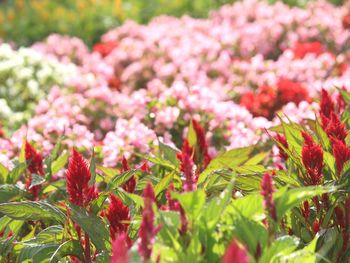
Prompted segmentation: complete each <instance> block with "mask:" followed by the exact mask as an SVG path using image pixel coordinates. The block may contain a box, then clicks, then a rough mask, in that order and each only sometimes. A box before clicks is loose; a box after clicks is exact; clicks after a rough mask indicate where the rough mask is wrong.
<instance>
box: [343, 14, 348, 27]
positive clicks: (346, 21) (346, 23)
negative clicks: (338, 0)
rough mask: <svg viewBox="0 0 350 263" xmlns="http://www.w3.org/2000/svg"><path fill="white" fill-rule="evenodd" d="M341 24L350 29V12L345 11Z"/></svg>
mask: <svg viewBox="0 0 350 263" xmlns="http://www.w3.org/2000/svg"><path fill="white" fill-rule="evenodd" d="M342 25H343V28H344V29H350V13H347V14H346V15H345V16H343V18H342Z"/></svg>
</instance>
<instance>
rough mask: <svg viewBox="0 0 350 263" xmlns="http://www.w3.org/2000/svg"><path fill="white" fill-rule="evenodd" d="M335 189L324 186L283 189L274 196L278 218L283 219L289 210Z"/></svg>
mask: <svg viewBox="0 0 350 263" xmlns="http://www.w3.org/2000/svg"><path fill="white" fill-rule="evenodd" d="M334 190H335V188H331V187H328V188H327V187H322V186H308V187H300V188H293V189H290V190H287V189H286V188H281V189H280V190H279V191H277V192H276V193H275V194H274V200H275V205H276V209H277V218H278V219H281V218H282V217H283V216H284V215H285V214H286V212H287V211H288V210H290V209H292V208H293V207H295V206H298V205H299V204H300V203H301V202H303V201H305V200H307V199H309V198H312V197H314V196H317V195H321V194H323V193H329V192H332V191H334Z"/></svg>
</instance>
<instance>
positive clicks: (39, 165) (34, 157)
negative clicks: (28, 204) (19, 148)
mask: <svg viewBox="0 0 350 263" xmlns="http://www.w3.org/2000/svg"><path fill="white" fill-rule="evenodd" d="M24 153H25V158H26V161H27V162H28V171H29V172H30V173H31V174H30V175H29V177H28V179H27V182H26V189H27V190H28V191H29V192H30V193H31V194H32V195H33V198H34V200H36V199H37V198H38V195H39V192H40V189H41V186H40V185H36V186H33V187H31V188H30V186H31V184H32V181H33V179H32V174H37V175H41V176H44V174H45V172H44V164H43V158H42V157H41V155H40V154H39V153H38V152H37V151H36V150H35V149H34V147H33V146H32V145H31V144H30V143H28V142H27V141H26V143H25V148H24Z"/></svg>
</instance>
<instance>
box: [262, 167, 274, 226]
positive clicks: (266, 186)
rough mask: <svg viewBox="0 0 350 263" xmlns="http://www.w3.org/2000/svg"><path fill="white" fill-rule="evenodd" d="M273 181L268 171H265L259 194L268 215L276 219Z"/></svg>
mask: <svg viewBox="0 0 350 263" xmlns="http://www.w3.org/2000/svg"><path fill="white" fill-rule="evenodd" d="M273 185H274V182H273V180H272V177H271V175H270V174H269V173H266V174H265V175H264V176H263V178H262V181H261V192H260V194H261V195H262V196H263V198H264V206H265V209H266V210H267V211H268V213H269V215H270V217H271V218H272V219H273V220H274V221H277V213H276V207H275V202H274V201H273V196H272V194H273V193H274V192H275V188H274V186H273Z"/></svg>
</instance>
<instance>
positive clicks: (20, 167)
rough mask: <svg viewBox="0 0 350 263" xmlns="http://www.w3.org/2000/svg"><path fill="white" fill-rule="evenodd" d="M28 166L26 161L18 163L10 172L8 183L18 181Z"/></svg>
mask: <svg viewBox="0 0 350 263" xmlns="http://www.w3.org/2000/svg"><path fill="white" fill-rule="evenodd" d="M26 168H27V165H26V163H18V164H17V165H16V166H15V167H14V168H13V169H12V171H11V172H10V173H9V175H8V177H7V183H8V184H15V183H16V182H17V181H18V179H19V177H20V176H21V175H22V174H23V173H24V171H25V170H26Z"/></svg>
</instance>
